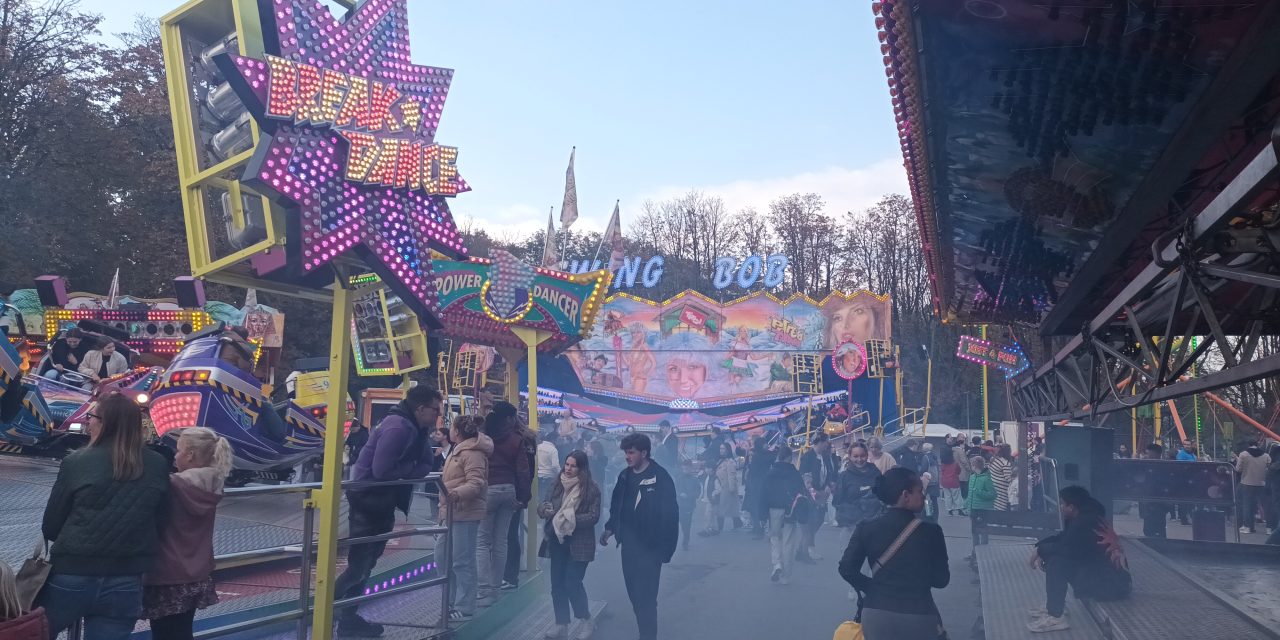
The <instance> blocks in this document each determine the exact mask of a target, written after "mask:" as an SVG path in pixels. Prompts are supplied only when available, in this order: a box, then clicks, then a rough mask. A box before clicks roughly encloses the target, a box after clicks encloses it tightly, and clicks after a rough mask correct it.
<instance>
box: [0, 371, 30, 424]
mask: <svg viewBox="0 0 1280 640" xmlns="http://www.w3.org/2000/svg"><path fill="white" fill-rule="evenodd" d="M26 395H27V387H26V385H24V384H22V372H18V375H17V376H16V377H14V378H13V379H12V380H10V381H9V386H8V387H6V388H5V390H4V394H3V395H0V423H8V422H10V421H12V420H13V419H14V417H16V416H17V415H18V412H19V411H21V410H22V399H23V398H25V397H26Z"/></svg>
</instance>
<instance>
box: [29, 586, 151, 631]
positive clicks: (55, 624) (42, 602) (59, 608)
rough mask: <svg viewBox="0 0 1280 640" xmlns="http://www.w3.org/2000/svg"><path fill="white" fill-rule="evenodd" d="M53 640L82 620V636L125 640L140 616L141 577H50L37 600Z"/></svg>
mask: <svg viewBox="0 0 1280 640" xmlns="http://www.w3.org/2000/svg"><path fill="white" fill-rule="evenodd" d="M36 605H37V606H41V607H44V613H45V615H46V616H48V618H49V631H50V633H51V634H52V636H53V637H55V638H56V637H57V636H58V634H59V633H62V632H63V631H66V630H67V629H68V628H70V627H71V625H73V624H75V622H76V620H79V619H80V618H84V637H85V638H89V639H91V640H125V639H126V638H128V637H129V634H131V633H133V627H134V625H135V624H137V622H138V616H140V615H142V576H73V575H68V574H65V573H61V574H59V573H55V574H51V575H50V576H49V580H48V581H46V582H45V583H44V588H43V589H41V590H40V595H39V596H38V597H37V598H36Z"/></svg>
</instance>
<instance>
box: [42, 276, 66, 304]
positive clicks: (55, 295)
mask: <svg viewBox="0 0 1280 640" xmlns="http://www.w3.org/2000/svg"><path fill="white" fill-rule="evenodd" d="M36 292H37V293H39V294H40V304H41V305H43V306H46V307H65V306H67V279H66V278H63V277H62V276H40V277H39V278H36Z"/></svg>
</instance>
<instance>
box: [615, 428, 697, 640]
mask: <svg viewBox="0 0 1280 640" xmlns="http://www.w3.org/2000/svg"><path fill="white" fill-rule="evenodd" d="M620 446H621V449H622V451H623V453H624V454H626V457H627V468H626V469H623V470H622V473H620V474H619V475H618V484H617V485H616V486H614V488H613V499H612V500H611V501H610V505H611V506H610V508H609V521H608V522H606V523H605V525H604V533H602V534H601V535H600V544H601V545H603V546H606V547H607V546H609V538H610V537H612V536H614V535H615V534H616V535H617V536H618V545H619V546H621V547H622V577H623V580H625V581H626V585H627V596H628V597H630V599H631V608H632V610H633V611H634V612H635V615H636V625H637V626H639V628H640V640H655V639H656V638H657V637H658V583H659V580H660V579H661V577H662V565H664V564H666V563H668V562H671V556H672V555H674V554H675V552H676V544H677V543H678V542H679V540H680V506H679V502H678V501H677V498H676V486H675V482H674V481H672V479H671V476H670V475H669V474H668V473H667V470H666V469H663V468H662V467H661V466H660V465H658V463H656V462H654V461H653V460H650V459H649V456H650V446H651V445H650V443H649V436H646V435H644V434H640V433H633V434H630V435H628V436H626V437H625V438H623V439H622V444H621V445H620Z"/></svg>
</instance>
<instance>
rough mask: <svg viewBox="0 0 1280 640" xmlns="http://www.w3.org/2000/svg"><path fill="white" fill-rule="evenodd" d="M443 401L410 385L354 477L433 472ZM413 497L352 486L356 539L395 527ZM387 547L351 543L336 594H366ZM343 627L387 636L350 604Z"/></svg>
mask: <svg viewBox="0 0 1280 640" xmlns="http://www.w3.org/2000/svg"><path fill="white" fill-rule="evenodd" d="M443 405H444V399H443V397H441V395H440V392H439V391H436V390H435V389H430V388H427V387H424V386H417V387H413V388H412V389H409V392H408V393H407V394H406V395H405V399H404V400H402V401H401V402H400V403H399V404H397V405H396V406H394V407H392V408H391V410H390V411H388V412H387V416H386V417H385V418H383V419H382V422H381V423H380V424H379V425H378V427H377V428H376V429H374V430H373V433H372V434H370V436H369V442H368V443H367V444H366V445H365V446H364V448H362V449H361V450H360V457H359V458H358V459H357V460H356V463H355V465H353V466H352V467H351V479H352V480H353V481H355V482H369V481H386V480H412V479H417V478H425V477H426V476H427V474H428V473H431V470H432V464H433V460H434V456H433V455H432V451H431V430H432V429H434V428H435V426H436V421H437V420H438V419H439V418H440V411H441V409H442V408H443ZM412 496H413V486H412V485H400V486H393V487H370V488H364V489H359V488H356V489H350V490H348V491H347V503H348V505H349V506H350V512H349V517H350V521H349V522H350V527H349V532H350V535H351V537H365V536H376V535H380V534H383V533H388V532H390V531H391V529H392V528H393V527H394V526H395V522H396V509H397V508H399V509H400V510H401V511H403V512H404V513H405V515H408V513H409V501H410V499H411V498H412ZM386 547H387V543H386V541H381V542H366V543H364V544H356V545H352V546H351V549H350V550H349V551H347V569H346V571H343V572H342V575H340V576H338V579H337V580H336V581H335V583H334V594H335V597H336V598H338V599H343V598H353V597H355V596H358V595H361V594H362V593H364V583H365V581H366V580H368V579H369V574H370V573H372V572H373V568H374V566H375V565H377V563H378V558H380V557H382V552H383V550H385V549H386ZM338 631H339V632H340V633H341V634H342V635H344V636H349V637H361V638H376V637H378V636H380V635H382V625H380V624H374V623H372V622H369V621H367V620H365V619H364V618H362V617H360V615H359V614H358V613H356V607H347V608H345V609H342V610H341V611H340V612H339V617H338Z"/></svg>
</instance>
